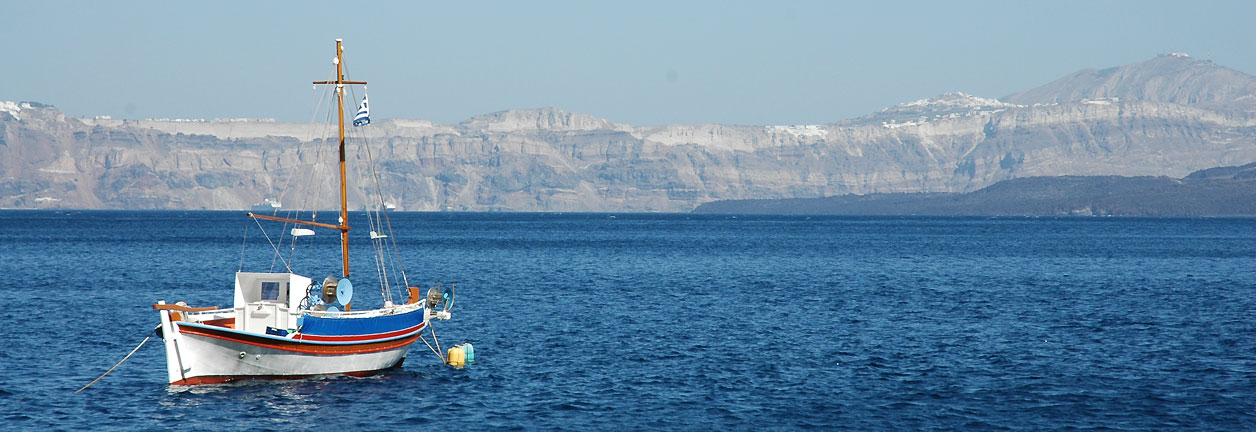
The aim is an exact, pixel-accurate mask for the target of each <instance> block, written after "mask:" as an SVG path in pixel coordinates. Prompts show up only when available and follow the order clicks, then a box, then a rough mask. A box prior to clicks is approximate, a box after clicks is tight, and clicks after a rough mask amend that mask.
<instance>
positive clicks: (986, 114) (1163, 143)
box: [0, 56, 1256, 211]
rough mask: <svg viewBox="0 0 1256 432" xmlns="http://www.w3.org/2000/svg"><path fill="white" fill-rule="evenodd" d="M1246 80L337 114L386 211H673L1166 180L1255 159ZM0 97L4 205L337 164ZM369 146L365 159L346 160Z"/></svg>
mask: <svg viewBox="0 0 1256 432" xmlns="http://www.w3.org/2000/svg"><path fill="white" fill-rule="evenodd" d="M1114 77H1115V78H1114ZM1253 83H1256V78H1253V77H1251V76H1248V75H1245V74H1242V73H1240V72H1236V71H1232V70H1229V69H1225V68H1221V67H1219V66H1216V65H1213V64H1212V63H1209V62H1201V61H1198V60H1194V59H1191V58H1187V57H1173V56H1166V57H1161V58H1157V59H1153V60H1150V61H1147V62H1143V63H1138V64H1134V65H1129V66H1124V67H1122V68H1116V69H1113V70H1109V71H1107V72H1105V71H1082V72H1078V73H1077V74H1074V75H1072V76H1070V77H1065V78H1064V79H1061V80H1059V81H1056V82H1054V83H1051V84H1048V85H1046V86H1044V87H1041V88H1039V89H1034V90H1030V91H1027V92H1024V93H1019V94H1016V95H1012V96H1009V97H1007V98H1004V99H1003V100H994V99H986V98H980V97H975V96H970V95H965V94H960V93H955V94H946V95H942V96H939V97H935V98H929V99H922V100H918V101H914V102H908V103H904V104H901V105H898V106H896V107H891V108H887V109H885V110H883V111H881V112H879V113H875V114H872V115H869V116H865V117H861V118H858V119H851V120H845V121H840V122H836V123H832V124H827V125H796V126H766V127H765V126H727V125H714V124H699V125H667V126H657V127H637V126H632V125H626V124H620V123H614V122H611V121H608V120H605V119H599V118H595V117H593V116H589V115H585V114H575V113H567V112H564V111H562V110H559V109H554V108H542V109H534V110H511V111H503V112H498V113H492V114H487V115H482V116H477V117H473V118H471V119H468V120H466V121H464V122H462V123H459V124H456V125H444V124H435V123H431V122H427V121H422V120H377V121H376V122H375V123H373V124H371V125H370V126H367V127H363V128H353V129H351V131H352V132H353V133H354V135H351V136H350V137H351V138H354V137H358V138H365V140H361V139H359V140H355V141H351V142H363V141H366V142H369V143H370V152H369V154H368V153H367V151H366V150H365V149H359V148H357V147H356V146H355V145H354V144H350V150H351V151H353V155H354V156H353V159H351V160H350V164H349V169H350V178H351V179H358V178H364V177H370V176H372V175H375V176H378V177H379V178H380V179H381V183H382V189H383V191H384V194H385V199H386V200H388V201H390V202H392V203H394V204H395V205H396V206H397V208H398V209H401V210H473V211H490V210H515V211H688V210H691V209H693V208H694V207H696V206H697V205H698V204H701V203H704V202H709V201H714V200H724V199H747V198H789V197H799V198H806V197H818V196H828V195H839V194H846V193H860V194H866V193H885V192H967V191H973V190H977V189H980V188H983V187H985V186H988V185H991V184H993V183H995V182H998V181H1000V180H1005V179H1011V178H1018V177H1031V176H1057V175H1121V176H1141V175H1156V176H1160V175H1167V176H1172V177H1181V176H1184V175H1186V174H1188V173H1190V172H1192V171H1195V170H1199V169H1203V168H1208V167H1214V166H1220V165H1241V164H1245V163H1248V162H1251V161H1256V109H1253V108H1252V107H1253V106H1256V90H1253V89H1256V84H1253ZM1135 89H1136V90H1135ZM0 104H5V105H3V106H0V158H2V160H0V207H5V208H45V207H61V208H139V209H146V208H171V209H176V208H177V209H183V208H187V209H241V208H248V207H249V206H250V205H251V204H253V203H256V202H260V201H262V200H263V198H277V199H279V200H280V201H282V202H283V203H284V205H285V206H291V207H295V206H297V205H301V204H302V202H301V201H302V200H303V199H304V198H302V197H305V196H308V195H310V194H305V193H303V192H302V190H303V189H302V188H303V187H304V186H298V185H299V184H303V183H304V181H299V180H302V179H312V180H314V183H316V184H317V185H318V186H320V187H321V188H322V190H324V191H329V193H324V194H315V195H319V196H324V197H325V198H321V199H322V201H320V202H317V203H312V205H314V206H318V207H321V208H331V207H332V206H334V201H335V197H334V194H333V193H330V191H332V190H333V189H332V186H331V185H333V184H334V183H335V176H336V174H335V171H334V169H330V168H322V169H321V171H320V170H319V169H316V168H314V167H315V162H318V161H331V160H334V158H335V149H334V143H329V142H324V141H322V140H321V139H317V138H312V137H316V136H321V135H323V134H322V131H323V130H324V128H323V126H322V125H305V124H288V123H261V122H179V121H129V120H128V121H121V120H87V119H73V118H66V117H65V116H64V115H63V114H61V113H60V112H59V111H57V110H56V109H54V108H51V107H46V106H41V105H38V104H30V103H27V104H16V103H4V102H0ZM314 131H317V132H318V133H317V134H315V133H314ZM331 133H332V134H334V131H332V132H331ZM355 150H356V151H355ZM368 157H369V158H372V159H374V160H376V161H377V162H378V164H379V171H377V172H375V173H374V174H372V173H370V172H369V171H367V170H365V169H358V167H359V165H363V166H364V164H360V162H362V161H365V160H366V159H367V158H368ZM355 182H357V181H355ZM358 183H361V182H358ZM350 201H351V202H352V203H354V207H362V206H363V205H364V204H363V203H364V202H366V200H365V198H364V194H363V193H362V192H351V196H350ZM307 206H308V205H307Z"/></svg>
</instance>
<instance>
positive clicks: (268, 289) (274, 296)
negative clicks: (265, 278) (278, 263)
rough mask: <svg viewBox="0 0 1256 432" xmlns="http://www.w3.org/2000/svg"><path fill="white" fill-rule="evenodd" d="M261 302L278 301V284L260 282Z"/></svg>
mask: <svg viewBox="0 0 1256 432" xmlns="http://www.w3.org/2000/svg"><path fill="white" fill-rule="evenodd" d="M262 300H276V301H277V300H279V282H262Z"/></svg>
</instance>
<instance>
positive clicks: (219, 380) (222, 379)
mask: <svg viewBox="0 0 1256 432" xmlns="http://www.w3.org/2000/svg"><path fill="white" fill-rule="evenodd" d="M405 360H406V359H405V357H402V358H401V360H398V361H397V364H394V365H392V366H389V367H386V368H383V369H378V370H369V371H355V372H342V373H334V374H321V375H239V376H200V377H192V378H187V379H182V380H178V381H175V382H172V383H170V385H172V386H194V385H205V384H225V383H229V382H235V381H248V380H300V379H306V378H312V377H316V376H340V375H345V376H351V377H359V378H361V377H368V376H371V375H376V374H379V373H381V372H384V371H386V370H390V369H396V368H399V367H401V363H402V362H404V361H405Z"/></svg>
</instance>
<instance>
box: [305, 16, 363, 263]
mask: <svg viewBox="0 0 1256 432" xmlns="http://www.w3.org/2000/svg"><path fill="white" fill-rule="evenodd" d="M344 50H345V49H344V47H343V46H341V40H340V39H336V80H335V81H314V84H335V85H336V111H337V113H338V114H339V115H338V116H337V120H339V122H340V225H339V226H337V227H336V228H337V229H339V230H340V256H341V257H342V258H343V259H344V277H349V194H348V191H347V189H346V185H345V183H346V177H345V84H366V81H345V75H344V72H343V71H344V66H343V65H344V58H343V56H344Z"/></svg>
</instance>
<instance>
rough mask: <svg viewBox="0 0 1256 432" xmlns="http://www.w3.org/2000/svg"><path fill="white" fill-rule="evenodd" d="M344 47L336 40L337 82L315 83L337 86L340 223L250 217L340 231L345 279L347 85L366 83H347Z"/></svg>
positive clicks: (263, 216) (347, 249) (347, 196)
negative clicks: (345, 92) (345, 91)
mask: <svg viewBox="0 0 1256 432" xmlns="http://www.w3.org/2000/svg"><path fill="white" fill-rule="evenodd" d="M343 54H344V47H343V46H341V39H336V59H335V63H336V80H335V81H314V84H335V85H336V110H337V112H338V114H339V115H338V116H337V119H338V121H339V122H340V221H339V223H338V224H337V225H332V224H326V223H320V222H314V221H303V220H297V219H289V218H282V217H276V216H267V215H260V214H253V213H252V212H250V213H249V216H250V217H253V218H256V219H265V220H273V221H279V222H290V223H294V224H300V225H310V226H316V227H321V228H331V229H337V230H340V256H341V258H343V259H344V272H343V273H344V277H349V193H348V188H347V186H346V183H347V180H346V176H345V102H344V101H345V95H344V90H345V84H363V85H365V84H366V81H346V80H345V75H344V72H343V71H344V68H343V66H342V64H343V63H344V61H343V60H344V58H343Z"/></svg>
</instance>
